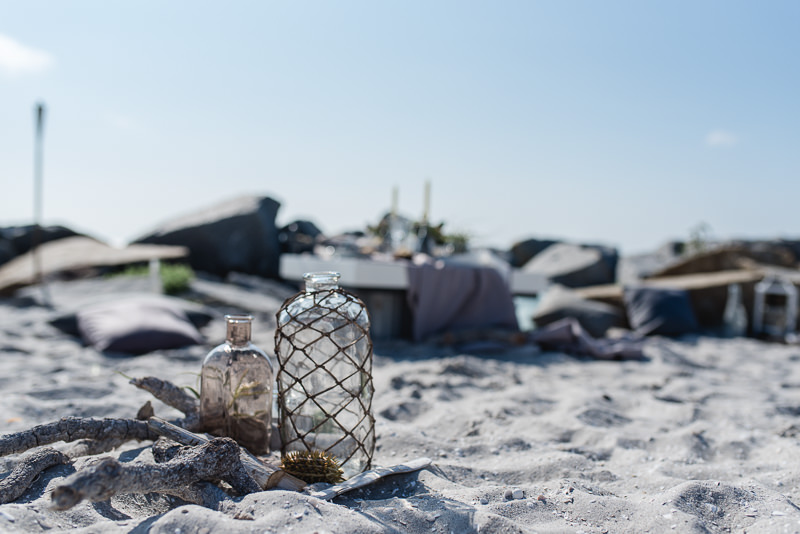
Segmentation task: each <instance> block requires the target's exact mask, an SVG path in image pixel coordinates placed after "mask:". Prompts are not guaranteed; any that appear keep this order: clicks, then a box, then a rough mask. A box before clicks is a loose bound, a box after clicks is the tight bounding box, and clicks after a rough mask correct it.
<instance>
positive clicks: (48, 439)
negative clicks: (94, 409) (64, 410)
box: [0, 417, 158, 456]
mask: <svg viewBox="0 0 800 534" xmlns="http://www.w3.org/2000/svg"><path fill="white" fill-rule="evenodd" d="M86 438H90V439H93V440H95V441H100V442H102V441H106V440H110V439H113V440H122V441H130V440H134V439H135V440H138V441H143V440H155V439H157V438H158V436H157V435H156V434H154V433H153V432H152V431H150V429H149V427H148V426H147V423H146V422H145V421H137V420H135V419H92V418H88V417H64V418H62V419H59V420H58V421H55V422H53V423H47V424H44V425H38V426H35V427H33V428H31V429H30V430H23V431H21V432H15V433H13V434H8V435H6V436H2V437H0V456H7V455H9V454H17V453H20V452H25V451H27V450H30V449H33V448H35V447H41V446H42V445H49V444H51V443H55V442H57V441H67V442H71V441H77V440H80V439H86Z"/></svg>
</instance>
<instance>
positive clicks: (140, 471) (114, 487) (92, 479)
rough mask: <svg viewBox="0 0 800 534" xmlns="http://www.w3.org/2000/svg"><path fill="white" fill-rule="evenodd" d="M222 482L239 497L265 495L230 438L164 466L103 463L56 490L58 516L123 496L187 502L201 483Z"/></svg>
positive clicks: (103, 460)
mask: <svg viewBox="0 0 800 534" xmlns="http://www.w3.org/2000/svg"><path fill="white" fill-rule="evenodd" d="M216 480H223V481H225V482H227V483H228V484H230V485H231V487H232V488H233V490H234V491H236V492H237V493H238V494H239V495H247V494H248V493H255V492H257V491H261V488H260V487H259V485H258V484H257V483H256V481H255V480H253V479H252V477H250V475H249V474H247V471H246V470H245V469H244V467H243V466H242V462H241V460H240V459H239V445H237V444H236V442H235V441H234V440H232V439H230V438H215V439H212V440H211V441H209V442H208V443H206V444H204V445H201V446H199V447H196V448H195V449H194V450H193V451H191V452H190V453H188V454H186V455H185V456H184V457H182V458H178V459H175V460H172V461H169V462H166V463H164V464H123V463H120V462H119V461H117V460H116V459H114V458H108V457H107V458H102V459H100V460H99V461H98V462H96V463H94V464H93V465H91V466H88V467H85V468H84V469H82V470H81V471H79V472H77V473H74V474H72V475H70V476H69V477H67V478H66V479H65V480H64V483H63V484H61V485H59V486H57V487H56V488H55V489H53V492H52V494H51V498H52V504H53V507H54V508H55V509H57V510H66V509H68V508H72V507H73V506H75V505H76V504H78V503H79V502H81V501H82V500H83V499H88V500H90V501H93V502H97V501H103V500H106V499H109V498H111V497H112V496H113V495H116V494H118V493H151V492H158V493H166V494H169V495H176V496H178V497H181V498H184V497H186V496H187V490H188V493H189V494H192V493H196V490H197V489H198V486H196V485H195V483H196V482H199V481H216ZM201 491H202V490H201ZM192 499H193V500H194V499H201V500H202V499H204V497H202V496H198V495H195V496H194V497H192ZM195 502H196V501H195Z"/></svg>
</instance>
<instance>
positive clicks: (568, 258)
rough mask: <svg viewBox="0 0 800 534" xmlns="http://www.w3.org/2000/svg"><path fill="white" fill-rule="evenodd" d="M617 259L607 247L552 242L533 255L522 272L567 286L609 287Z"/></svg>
mask: <svg viewBox="0 0 800 534" xmlns="http://www.w3.org/2000/svg"><path fill="white" fill-rule="evenodd" d="M617 259H618V253H617V251H616V249H614V248H611V247H604V246H596V245H574V244H570V243H556V244H554V245H551V246H549V247H547V248H546V249H545V250H543V251H542V252H540V253H539V254H537V255H536V256H535V257H534V258H533V259H532V260H530V261H529V262H528V263H526V264H525V265H524V266H523V267H522V270H523V271H524V272H526V273H535V274H541V275H544V276H546V277H547V278H549V279H550V281H551V282H553V283H556V284H561V285H564V286H567V287H585V286H592V285H599V284H612V283H614V281H615V279H616V269H617Z"/></svg>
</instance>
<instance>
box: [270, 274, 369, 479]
mask: <svg viewBox="0 0 800 534" xmlns="http://www.w3.org/2000/svg"><path fill="white" fill-rule="evenodd" d="M304 278H305V282H306V287H305V291H304V292H301V293H299V294H297V295H295V296H294V297H291V298H290V299H288V300H287V301H286V302H285V303H284V304H283V306H282V307H281V309H280V310H279V311H278V316H277V322H278V327H277V329H276V331H275V354H276V356H277V358H278V368H279V370H278V406H279V413H280V425H279V427H280V432H281V442H282V448H281V452H282V453H283V454H286V453H288V452H290V451H295V450H320V451H327V452H328V453H330V454H332V455H333V456H335V457H336V459H337V460H338V461H339V463H340V465H341V467H342V471H343V472H344V476H345V478H350V477H351V476H353V475H355V474H358V473H360V472H362V471H364V470H366V469H369V467H370V464H371V462H372V454H373V452H374V450H375V420H374V418H373V416H372V393H373V388H372V340H371V339H370V336H369V316H368V313H367V309H366V307H365V306H364V303H363V302H362V301H361V300H359V299H358V298H357V297H355V296H354V295H352V294H350V293H348V292H346V291H344V290H342V289H339V286H338V281H339V273H333V272H322V273H307V274H306V275H305V276H304Z"/></svg>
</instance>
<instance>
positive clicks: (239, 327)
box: [225, 315, 253, 347]
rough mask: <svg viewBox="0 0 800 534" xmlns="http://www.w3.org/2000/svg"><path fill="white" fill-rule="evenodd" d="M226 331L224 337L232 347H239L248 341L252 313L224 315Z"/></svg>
mask: <svg viewBox="0 0 800 534" xmlns="http://www.w3.org/2000/svg"><path fill="white" fill-rule="evenodd" d="M225 320H226V321H227V323H228V332H227V335H226V336H225V339H226V341H227V342H228V343H230V344H231V345H232V346H234V347H241V346H244V345H247V344H248V343H250V335H251V325H252V323H253V316H252V315H226V316H225Z"/></svg>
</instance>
